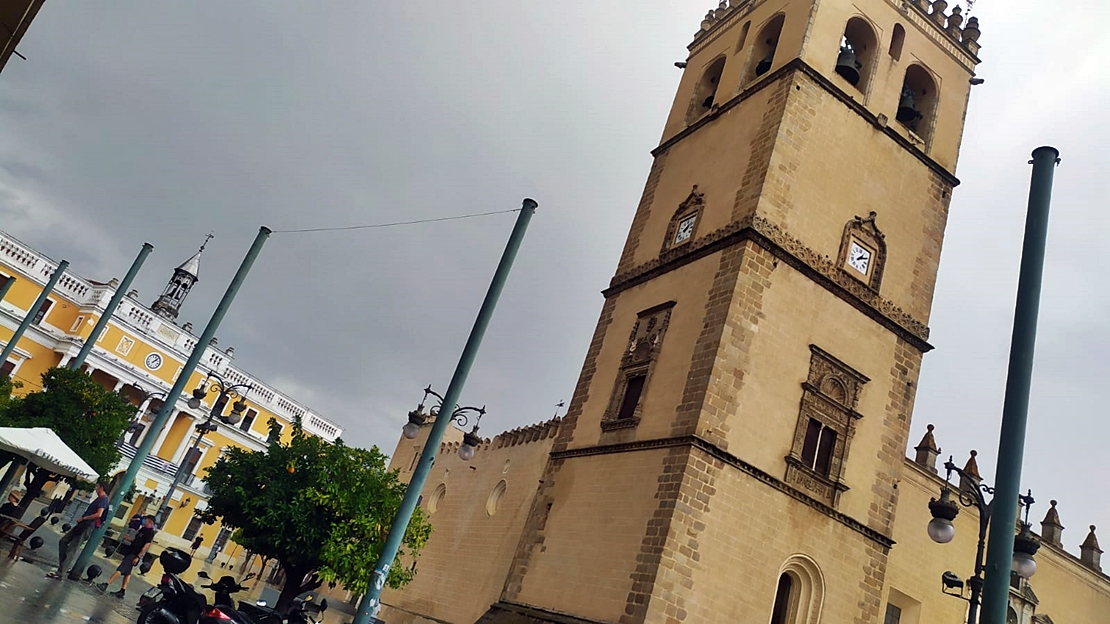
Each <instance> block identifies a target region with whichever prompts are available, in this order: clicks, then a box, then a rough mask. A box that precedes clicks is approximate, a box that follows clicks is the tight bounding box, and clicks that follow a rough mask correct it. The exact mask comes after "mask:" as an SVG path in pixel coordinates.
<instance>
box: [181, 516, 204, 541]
mask: <svg viewBox="0 0 1110 624" xmlns="http://www.w3.org/2000/svg"><path fill="white" fill-rule="evenodd" d="M202 526H204V523H203V522H201V521H200V518H197V517H196V516H193V518H192V519H191V520H189V526H187V527H185V532H184V533H182V534H181V539H184V540H191V539H193V538H194V537H196V536H197V533H200V527H202Z"/></svg>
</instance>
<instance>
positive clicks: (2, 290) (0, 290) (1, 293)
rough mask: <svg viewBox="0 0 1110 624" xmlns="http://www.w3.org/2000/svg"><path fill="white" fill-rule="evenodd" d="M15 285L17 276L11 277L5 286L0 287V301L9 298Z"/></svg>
mask: <svg viewBox="0 0 1110 624" xmlns="http://www.w3.org/2000/svg"><path fill="white" fill-rule="evenodd" d="M14 284H15V276H14V275H13V276H12V277H9V278H8V279H7V280H6V281H5V282H4V285H3V286H0V301H3V300H4V297H7V296H8V291H9V290H11V289H12V285H14Z"/></svg>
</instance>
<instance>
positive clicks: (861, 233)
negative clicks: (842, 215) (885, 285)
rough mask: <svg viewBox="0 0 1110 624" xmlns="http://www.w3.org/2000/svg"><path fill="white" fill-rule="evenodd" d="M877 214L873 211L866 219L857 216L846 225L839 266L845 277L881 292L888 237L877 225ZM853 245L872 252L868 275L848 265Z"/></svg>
mask: <svg viewBox="0 0 1110 624" xmlns="http://www.w3.org/2000/svg"><path fill="white" fill-rule="evenodd" d="M876 216H878V215H877V213H876V212H875V211H874V210H872V211H871V213H870V214H868V215H867V216H866V217H859V216H856V217H855V218H854V219H851V220H850V221H848V222H847V223H845V224H844V234H843V236H842V237H841V240H840V255H839V258H838V260H837V263H836V264H837V266H838V267H839V268H840V270H841V271H842V272H843V273H844V274H845V275H850V276H851V277H852V278H853V279H856V280H859V281H861V282H863V283H864V285H866V286H867V287H868V288H870V289H871V290H873V291H875V292H876V293H878V292H879V285H880V284H881V283H882V281H883V269H884V268H885V266H886V235H885V234H883V233H882V231H880V230H879V227H878V226H877V225H875V217H876ZM852 243H855V244H857V245H859V246H860V247H863V248H864V249H866V250H867V251H869V252H871V262H870V263H869V264H868V267H867V273H866V274H862V273H860V272H859V271H858V270H856V269H855V268H854V267H852V266H850V265H849V264H848V259H849V258H848V253H849V251H850V250H851V249H852Z"/></svg>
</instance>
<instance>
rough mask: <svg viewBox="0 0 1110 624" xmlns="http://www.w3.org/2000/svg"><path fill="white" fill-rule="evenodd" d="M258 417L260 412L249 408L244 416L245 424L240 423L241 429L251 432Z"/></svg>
mask: <svg viewBox="0 0 1110 624" xmlns="http://www.w3.org/2000/svg"><path fill="white" fill-rule="evenodd" d="M256 416H258V410H256V409H254V408H249V409H248V410H247V413H246V414H243V422H241V423H239V428H240V429H242V430H243V431H250V430H251V425H253V424H254V419H255V417H256Z"/></svg>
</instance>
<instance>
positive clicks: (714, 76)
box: [686, 56, 725, 123]
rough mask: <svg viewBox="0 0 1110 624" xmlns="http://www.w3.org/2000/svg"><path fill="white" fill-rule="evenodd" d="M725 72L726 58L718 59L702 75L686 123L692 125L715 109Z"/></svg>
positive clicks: (695, 89)
mask: <svg viewBox="0 0 1110 624" xmlns="http://www.w3.org/2000/svg"><path fill="white" fill-rule="evenodd" d="M724 70H725V57H724V56H720V57H717V59H716V60H714V61H713V62H712V63H710V64H709V66H708V67H706V68H705V72H703V73H702V75H701V79H699V80H698V85H697V87H695V88H694V99H693V101H692V102H690V112H689V113H688V114H687V115H686V123H692V122H693V121H695V120H696V119H698V118H699V117H701V116H702V115H704V114H706V113H708V112H709V109H711V108H713V102H714V99H715V98H716V97H717V88H718V87H720V85H721V74H722V73H723V72H724Z"/></svg>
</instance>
